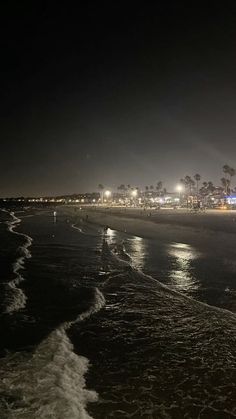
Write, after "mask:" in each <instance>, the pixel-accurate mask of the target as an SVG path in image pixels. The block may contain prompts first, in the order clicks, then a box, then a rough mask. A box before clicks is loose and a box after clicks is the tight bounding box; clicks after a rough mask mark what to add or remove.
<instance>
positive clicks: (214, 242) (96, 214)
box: [59, 206, 236, 252]
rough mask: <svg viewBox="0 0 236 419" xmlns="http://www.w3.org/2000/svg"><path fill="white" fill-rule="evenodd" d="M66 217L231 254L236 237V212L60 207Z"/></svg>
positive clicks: (142, 235)
mask: <svg viewBox="0 0 236 419" xmlns="http://www.w3.org/2000/svg"><path fill="white" fill-rule="evenodd" d="M60 213H66V214H68V215H73V216H76V218H78V219H82V220H86V221H87V222H89V223H95V224H98V225H100V226H109V228H111V229H114V230H118V231H121V232H125V233H127V234H131V235H135V236H139V237H143V238H148V239H156V238H158V240H160V241H163V242H167V241H168V242H170V241H172V242H181V243H188V244H192V245H196V244H201V245H202V243H203V242H204V243H205V244H208V245H210V246H213V247H214V246H217V247H218V246H219V245H221V244H224V247H228V248H229V251H230V252H231V251H232V248H233V247H234V242H235V234H236V211H219V210H208V211H207V212H204V213H196V214H195V213H190V212H189V211H187V210H159V211H158V210H146V211H144V210H142V209H134V208H97V207H82V209H80V207H74V206H73V207H72V206H71V207H69V206H64V207H60V209H59V214H60Z"/></svg>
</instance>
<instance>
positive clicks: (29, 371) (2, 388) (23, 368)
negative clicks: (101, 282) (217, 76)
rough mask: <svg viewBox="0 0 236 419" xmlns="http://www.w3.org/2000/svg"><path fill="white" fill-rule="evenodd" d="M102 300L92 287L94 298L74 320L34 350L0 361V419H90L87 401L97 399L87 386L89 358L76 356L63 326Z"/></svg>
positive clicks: (84, 315) (96, 307) (80, 318)
mask: <svg viewBox="0 0 236 419" xmlns="http://www.w3.org/2000/svg"><path fill="white" fill-rule="evenodd" d="M104 304H105V299H104V296H103V294H102V293H101V292H100V291H99V290H98V289H96V288H95V301H94V304H93V305H92V307H91V308H90V309H88V310H87V311H85V312H84V313H82V314H81V315H80V316H78V318H77V319H76V320H75V321H74V322H70V323H64V324H63V325H61V326H60V327H59V328H58V329H56V330H54V331H53V332H52V333H50V335H49V336H48V337H47V338H46V339H45V340H44V341H42V342H41V344H40V345H39V346H38V347H37V349H36V350H35V351H34V352H33V353H27V352H22V353H19V352H18V353H15V354H13V355H8V356H7V357H6V358H4V359H3V360H2V361H1V362H0V373H1V376H2V377H4V379H3V380H2V383H1V385H0V395H1V405H0V406H1V415H2V416H1V418H2V419H52V418H55V419H78V418H80V419H89V418H91V416H90V415H89V414H88V413H87V411H86V406H87V404H88V403H91V402H95V401H97V400H98V395H97V393H96V392H95V391H93V390H88V389H86V387H85V385H86V382H85V374H86V372H87V371H88V368H89V360H88V359H87V358H85V357H83V356H78V355H76V354H75V353H74V351H73V345H72V343H71V341H70V339H69V338H68V336H67V333H66V330H67V329H68V328H70V327H71V325H72V324H73V323H75V322H79V321H83V320H84V319H85V318H87V317H89V316H91V315H92V314H94V313H95V312H97V311H98V310H100V309H101V308H102V307H103V306H104Z"/></svg>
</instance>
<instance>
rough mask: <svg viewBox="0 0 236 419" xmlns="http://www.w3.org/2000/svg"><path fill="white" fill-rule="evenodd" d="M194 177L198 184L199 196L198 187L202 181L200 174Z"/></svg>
mask: <svg viewBox="0 0 236 419" xmlns="http://www.w3.org/2000/svg"><path fill="white" fill-rule="evenodd" d="M193 177H194V179H195V180H196V182H197V195H198V185H199V182H200V180H201V176H200V175H199V174H198V173H196V175H194V176H193Z"/></svg>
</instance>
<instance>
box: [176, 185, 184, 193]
mask: <svg viewBox="0 0 236 419" xmlns="http://www.w3.org/2000/svg"><path fill="white" fill-rule="evenodd" d="M176 190H177V191H178V192H179V193H180V192H182V190H183V186H182V185H177V186H176Z"/></svg>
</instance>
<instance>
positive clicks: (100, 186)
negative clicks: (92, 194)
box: [98, 183, 104, 203]
mask: <svg viewBox="0 0 236 419" xmlns="http://www.w3.org/2000/svg"><path fill="white" fill-rule="evenodd" d="M98 190H99V193H100V197H101V201H102V203H103V190H104V186H103V184H102V183H99V185H98Z"/></svg>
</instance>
